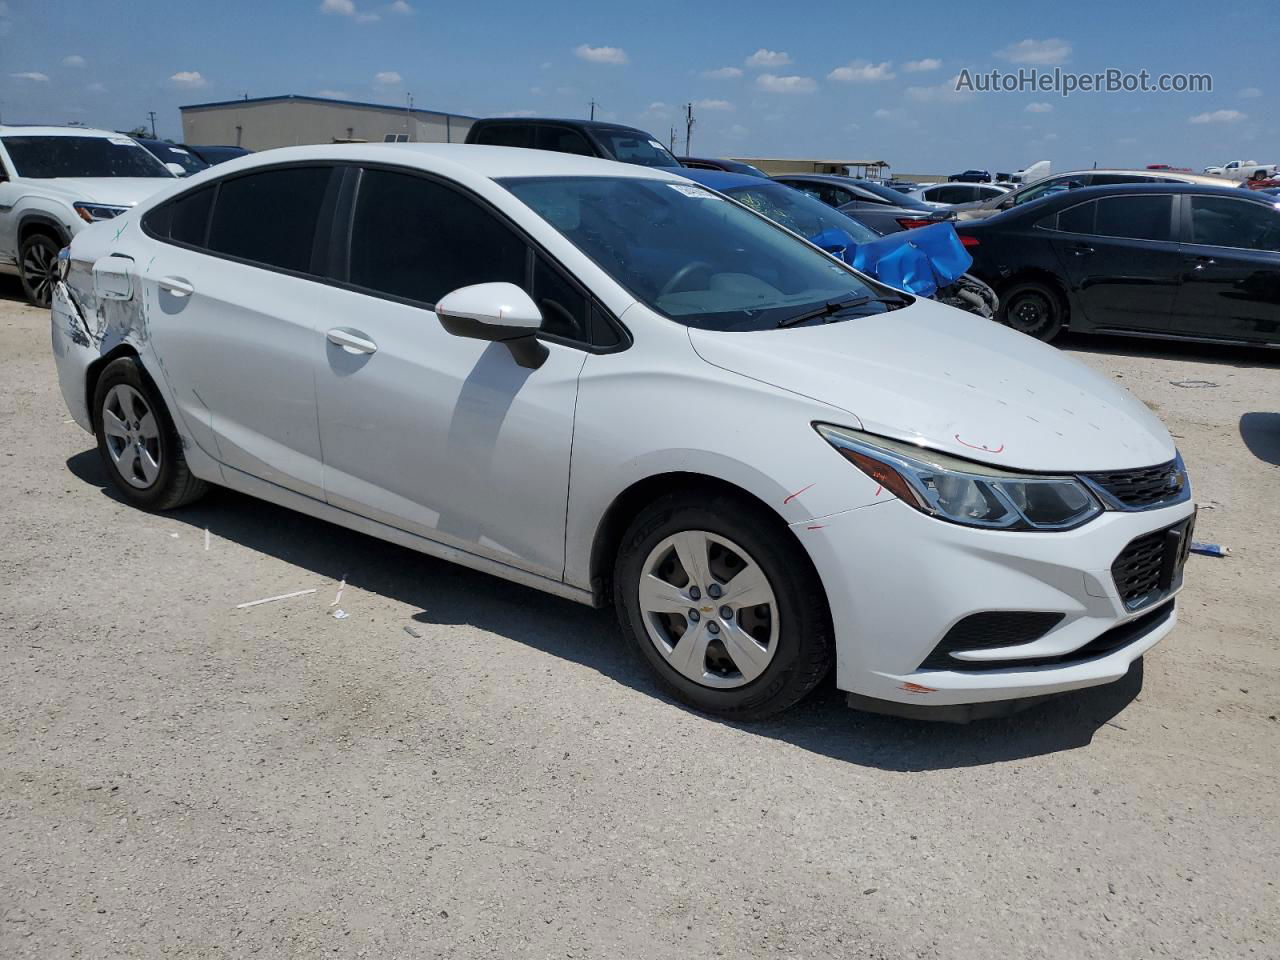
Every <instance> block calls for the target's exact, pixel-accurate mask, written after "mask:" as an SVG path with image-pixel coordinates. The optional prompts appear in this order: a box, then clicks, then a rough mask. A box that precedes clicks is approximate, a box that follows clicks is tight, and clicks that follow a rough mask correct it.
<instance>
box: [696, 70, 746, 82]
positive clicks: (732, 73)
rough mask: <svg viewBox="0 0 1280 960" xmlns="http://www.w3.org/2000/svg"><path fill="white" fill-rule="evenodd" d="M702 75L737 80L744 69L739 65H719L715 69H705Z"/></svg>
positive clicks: (713, 78) (716, 78) (715, 78)
mask: <svg viewBox="0 0 1280 960" xmlns="http://www.w3.org/2000/svg"><path fill="white" fill-rule="evenodd" d="M702 75H703V76H704V77H710V78H711V79H712V80H736V79H737V78H738V77H740V76H742V71H741V70H740V69H739V68H738V67H718V68H717V69H715V70H704V71H702Z"/></svg>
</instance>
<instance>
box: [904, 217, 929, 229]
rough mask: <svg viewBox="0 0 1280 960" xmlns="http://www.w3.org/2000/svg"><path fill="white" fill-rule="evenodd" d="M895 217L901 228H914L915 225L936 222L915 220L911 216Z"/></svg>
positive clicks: (927, 224) (921, 225) (923, 225)
mask: <svg viewBox="0 0 1280 960" xmlns="http://www.w3.org/2000/svg"><path fill="white" fill-rule="evenodd" d="M896 219H897V221H898V225H899V226H901V227H902V229H903V230H914V229H915V228H916V227H927V226H929V225H930V224H931V223H937V221H936V220H917V219H914V218H913V217H897V218H896Z"/></svg>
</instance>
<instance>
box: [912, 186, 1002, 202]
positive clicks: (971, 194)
mask: <svg viewBox="0 0 1280 960" xmlns="http://www.w3.org/2000/svg"><path fill="white" fill-rule="evenodd" d="M1011 189H1012V187H1008V186H996V185H995V184H990V183H928V184H925V185H924V186H922V187H916V189H914V190H912V191H911V192H910V193H909V194H908V196H911V197H915V198H916V199H917V200H923V201H924V202H925V203H940V204H942V205H944V206H951V205H953V204H957V203H979V202H981V201H983V200H991V199H993V198H996V197H1003V196H1004V195H1005V194H1006V193H1008V192H1009V191H1010V190H1011Z"/></svg>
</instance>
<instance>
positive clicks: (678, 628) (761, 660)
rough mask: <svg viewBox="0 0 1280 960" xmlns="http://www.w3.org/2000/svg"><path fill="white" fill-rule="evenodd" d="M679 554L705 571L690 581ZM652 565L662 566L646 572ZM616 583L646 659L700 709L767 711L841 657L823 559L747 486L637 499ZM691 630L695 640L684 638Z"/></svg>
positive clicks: (627, 627)
mask: <svg viewBox="0 0 1280 960" xmlns="http://www.w3.org/2000/svg"><path fill="white" fill-rule="evenodd" d="M681 556H688V557H692V558H693V560H692V563H693V565H695V566H699V565H701V567H702V571H701V572H702V574H703V575H702V576H701V577H695V578H694V579H695V580H700V579H701V580H707V581H709V582H708V583H705V584H698V583H690V582H688V578H687V576H686V575H685V573H684V567H685V563H684V562H682V561H681V559H680V558H681ZM735 558H736V561H737V562H735ZM651 571H654V572H656V573H657V574H659V576H654V577H653V578H652V579H650V578H649V574H650V572H651ZM743 576H745V577H746V578H747V579H745V580H739V579H738V578H739V577H743ZM681 581H683V583H681ZM646 583H647V584H650V587H649V588H648V590H647V594H646V596H645V598H644V599H643V600H642V597H641V589H642V585H643V584H646ZM761 584H763V590H762V589H760V585H761ZM695 587H696V588H697V589H696V590H694V589H693V588H695ZM747 587H751V588H752V589H751V590H750V592H748V593H746V594H743V595H742V596H741V597H739V596H738V594H741V593H742V591H743V590H745V589H746V588H747ZM716 591H722V592H721V593H720V595H719V596H717V594H716ZM613 592H614V609H615V611H616V612H617V615H618V621H619V623H620V624H621V626H622V630H623V632H624V633H625V634H626V636H627V639H628V641H629V642H630V644H631V646H632V648H633V649H634V651H635V652H636V653H637V654H638V655H639V657H640V659H641V660H643V661H644V662H645V663H646V664H647V665H648V666H649V667H650V669H652V670H653V672H654V674H655V675H656V676H657V678H658V682H659V683H660V684H661V685H662V687H663V688H665V689H666V690H667V691H669V692H670V693H671V694H672V695H673V696H674V697H676V699H678V700H680V701H681V702H683V703H685V704H688V705H689V706H691V707H693V708H694V709H696V710H700V711H702V712H704V713H709V714H715V715H717V716H721V717H727V718H731V719H736V720H758V719H761V718H763V717H768V716H771V715H773V714H775V713H778V712H780V711H782V710H785V709H786V708H787V707H790V706H792V705H793V704H795V703H797V702H798V701H799V700H800V699H802V698H803V697H804V696H805V694H807V693H808V692H809V691H810V690H812V689H813V688H814V687H815V686H816V685H817V684H818V682H819V681H821V680H822V678H823V677H824V676H825V675H826V674H827V671H828V670H829V669H830V668H831V664H832V662H833V659H834V655H833V654H834V643H833V641H832V628H831V615H830V613H829V611H828V608H827V600H826V595H825V593H824V592H823V589H822V585H821V583H820V582H819V580H818V574H817V571H815V570H814V568H813V564H812V563H811V562H810V561H809V557H808V556H807V555H806V554H805V552H804V550H803V549H801V547H800V545H799V544H798V543H797V542H796V541H795V538H794V537H793V536H792V535H791V533H790V532H789V531H788V530H787V529H786V527H785V526H784V525H783V524H782V522H781V520H779V519H778V518H777V517H775V516H773V515H772V514H770V513H769V512H768V511H767V510H765V509H763V508H761V507H759V506H758V505H756V504H754V503H751V502H750V501H748V500H746V499H745V498H738V497H734V496H730V495H726V494H719V493H708V494H697V493H692V492H691V493H687V494H686V493H682V494H670V495H668V496H665V497H662V498H661V499H659V500H657V501H655V502H654V503H652V504H650V505H649V506H648V507H646V508H645V509H643V510H641V511H640V512H639V513H638V514H637V515H636V518H635V519H634V520H633V521H632V523H631V526H630V528H629V529H628V530H627V532H626V534H625V535H624V536H623V538H622V546H621V548H620V550H619V551H618V556H617V559H616V562H615V565H614V575H613ZM744 601H745V602H744ZM752 601H761V602H758V603H756V602H752ZM690 629H693V630H695V631H696V632H695V633H694V634H693V635H692V636H689V634H688V631H689V630H690ZM713 631H714V632H713ZM686 638H687V639H688V640H689V641H690V644H691V645H688V644H687V645H685V646H683V647H682V646H681V644H680V640H682V639H686ZM688 650H694V651H698V650H701V660H700V661H699V660H698V659H696V657H697V654H696V653H695V655H694V657H689V658H685V657H684V654H685V652H686V651H688ZM731 651H732V652H731ZM681 661H683V666H678V664H680V663H681Z"/></svg>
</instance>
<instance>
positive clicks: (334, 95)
mask: <svg viewBox="0 0 1280 960" xmlns="http://www.w3.org/2000/svg"><path fill="white" fill-rule="evenodd" d="M316 96H317V97H328V98H329V99H330V100H350V99H352V97H351V94H349V93H347V91H345V90H317V91H316Z"/></svg>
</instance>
